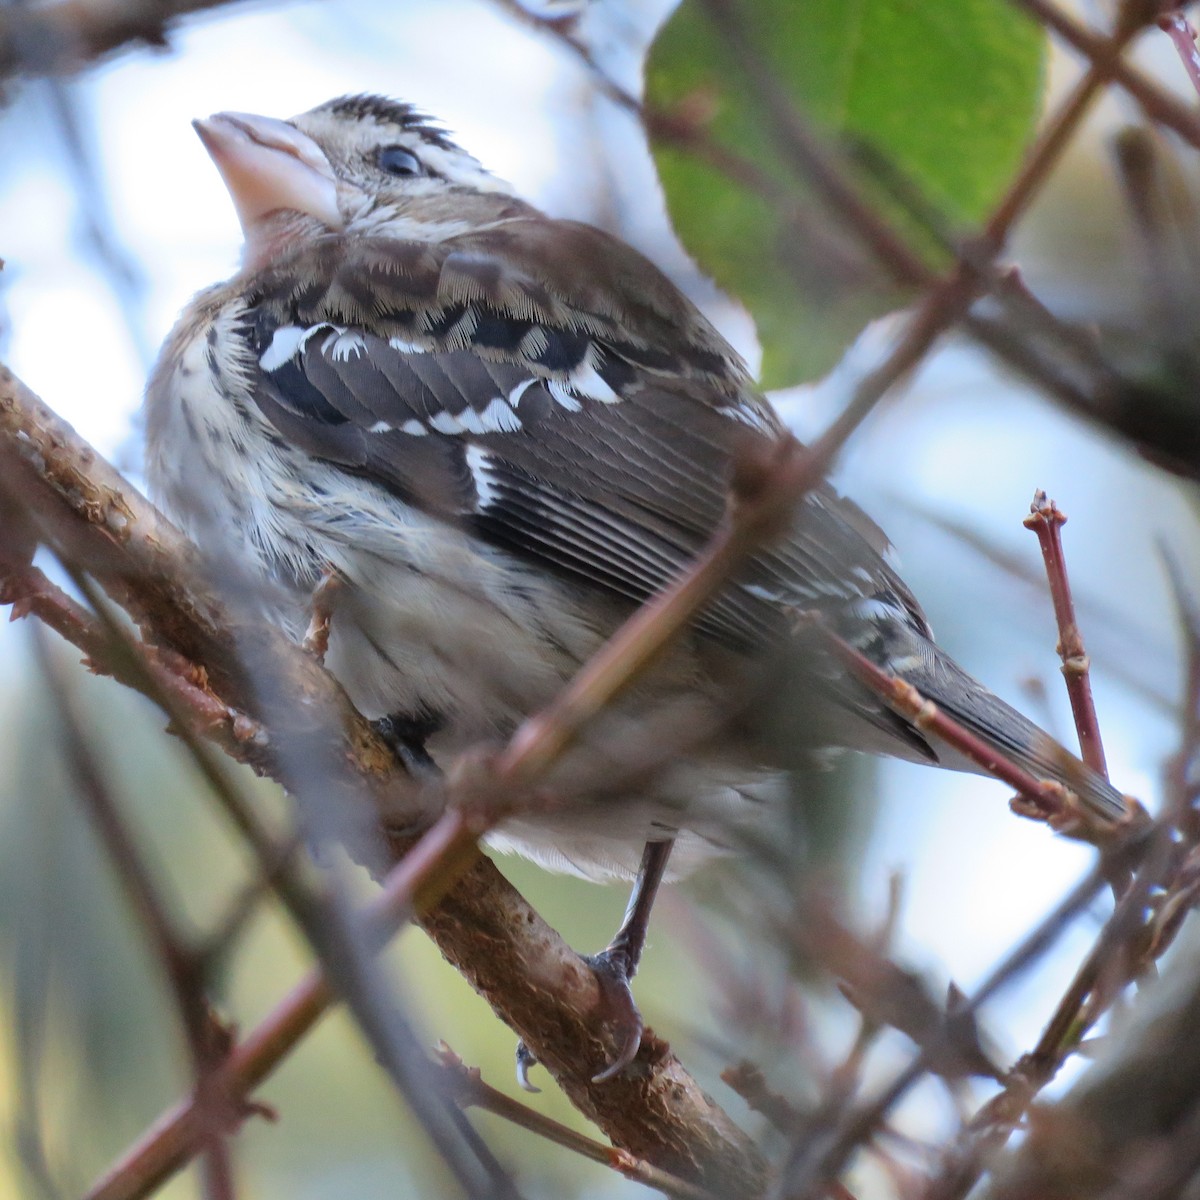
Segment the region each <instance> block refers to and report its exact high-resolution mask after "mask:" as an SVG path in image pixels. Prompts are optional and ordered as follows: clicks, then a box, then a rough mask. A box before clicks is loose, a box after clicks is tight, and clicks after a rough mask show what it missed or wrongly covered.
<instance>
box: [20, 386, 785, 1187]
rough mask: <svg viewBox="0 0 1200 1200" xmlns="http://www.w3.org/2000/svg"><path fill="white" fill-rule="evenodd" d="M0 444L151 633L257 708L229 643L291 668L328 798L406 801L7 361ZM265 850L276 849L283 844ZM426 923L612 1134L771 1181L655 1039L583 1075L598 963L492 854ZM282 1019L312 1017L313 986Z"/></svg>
mask: <svg viewBox="0 0 1200 1200" xmlns="http://www.w3.org/2000/svg"><path fill="white" fill-rule="evenodd" d="M0 447H4V448H6V450H7V451H8V452H9V453H10V455H11V454H16V455H19V456H20V457H21V460H22V461H23V462H24V463H25V465H26V467H27V469H28V472H29V474H30V475H31V477H33V479H34V480H35V481H36V482H38V483H40V484H41V485H44V494H42V495H38V496H37V500H36V504H35V508H34V515H35V516H36V517H37V519H38V522H39V525H40V530H39V532H40V533H41V536H43V537H45V538H47V539H48V540H51V541H52V543H53V544H55V545H60V546H64V547H66V549H67V550H70V551H75V552H77V553H74V554H67V557H70V558H76V559H80V560H82V561H83V562H84V563H85V565H86V567H87V569H88V570H89V571H90V572H92V573H93V574H94V575H95V576H96V578H98V579H99V580H100V582H101V583H102V584H103V586H104V587H105V589H106V590H107V591H108V592H109V594H110V595H111V596H113V598H114V599H116V600H117V602H118V603H120V604H122V606H124V607H126V608H127V610H128V611H130V612H131V613H132V614H133V615H134V617H135V619H136V620H137V621H138V623H139V626H140V627H141V628H142V630H143V633H144V635H145V636H146V637H147V638H148V639H150V640H152V641H154V642H155V643H161V644H165V645H167V646H169V647H171V648H172V649H173V650H175V651H177V652H180V653H183V654H185V655H186V656H187V657H188V658H189V659H190V660H191V661H196V662H203V663H204V664H205V667H206V669H207V671H208V674H209V679H210V683H211V686H212V689H213V691H214V693H215V694H216V695H218V696H219V697H220V698H221V701H222V702H223V703H226V704H231V706H234V707H238V708H241V709H243V710H244V711H248V712H251V713H254V712H255V708H256V705H255V702H254V698H253V697H252V696H251V695H248V694H247V692H248V688H247V683H246V681H245V680H244V678H243V676H242V672H241V669H240V663H239V661H238V657H237V654H236V652H235V651H236V649H244V648H245V647H247V646H249V648H250V650H251V651H252V655H251V657H252V659H253V660H254V661H257V660H259V659H263V658H268V657H269V658H270V659H271V661H272V662H273V663H275V664H278V666H279V669H280V670H283V671H285V672H286V678H287V679H288V681H289V683H288V694H289V695H290V696H292V697H295V698H297V699H298V700H300V701H302V702H301V703H298V704H296V705H295V708H296V710H297V716H298V717H303V718H304V720H303V721H300V720H298V721H297V724H296V726H295V727H293V728H291V729H288V730H281V729H280V728H279V722H280V720H281V719H282V718H281V716H280V714H276V713H272V714H271V717H272V720H271V721H270V722H269V723H268V726H269V728H270V731H271V739H270V747H269V748H270V749H271V750H272V751H275V752H276V753H277V752H278V748H279V747H280V745H281V744H283V745H286V744H288V742H291V741H292V740H293V739H296V740H299V741H300V742H301V743H302V742H303V740H304V738H306V737H308V738H313V739H316V740H318V741H319V742H320V744H321V745H322V746H325V747H328V752H327V753H326V754H325V757H326V758H327V759H328V760H330V761H332V762H334V763H336V764H338V765H339V766H344V768H345V770H346V774H347V778H346V780H345V791H344V793H342V784H341V783H340V782H339V783H338V785H337V786H336V787H335V786H331V787H330V788H329V789H328V790H329V791H330V792H331V796H330V798H329V800H328V803H331V804H335V803H339V801H338V799H337V797H338V795H339V794H344V796H345V803H348V804H353V803H356V802H357V803H361V797H362V795H363V793H364V791H366V792H367V794H369V795H371V796H372V797H373V798H374V801H375V803H377V804H378V805H379V807H380V809H381V810H382V811H383V812H384V814H385V817H386V816H387V814H388V813H390V812H397V811H399V812H400V813H411V812H412V811H413V808H414V806H417V801H416V799H415V798H414V796H413V789H412V787H411V785H409V784H408V781H407V780H406V779H404V778H403V776H402V775H401V774H400V772H399V771H398V770H397V768H396V766H395V763H394V760H393V756H392V754H391V752H390V750H389V749H388V748H387V746H386V745H384V744H382V743H381V742H380V740H379V739H378V738H377V737H376V735H375V733H374V731H373V730H372V729H371V727H370V726H369V725H368V724H367V723H366V722H364V721H363V719H362V718H361V717H360V716H358V714H356V713H354V712H353V710H352V709H351V708H350V706H349V705H348V702H347V701H346V700H345V696H344V694H343V693H342V692H341V689H340V688H338V687H337V685H336V683H335V682H334V681H333V680H332V679H331V678H330V677H329V676H328V675H327V674H326V672H325V671H324V670H323V669H322V668H321V667H320V666H319V665H318V664H317V663H315V662H314V661H313V660H312V659H311V658H310V657H309V656H308V655H306V654H304V653H303V651H301V650H300V649H299V648H298V647H296V646H294V645H292V644H291V643H289V642H288V641H287V640H286V638H284V637H283V636H282V635H281V634H279V633H278V632H277V631H275V630H272V629H269V628H260V627H259V626H257V625H255V624H254V623H253V622H251V621H249V620H248V619H247V618H245V617H244V616H241V615H238V617H237V618H236V619H235V618H234V617H233V616H231V615H230V614H228V613H226V612H225V611H224V610H223V609H222V607H221V606H220V605H219V604H218V603H217V602H216V600H215V599H214V598H213V597H212V596H211V593H210V591H209V589H208V587H207V585H206V581H205V577H204V573H203V569H202V564H201V563H200V562H199V560H198V558H197V556H196V553H195V551H194V550H193V549H192V548H191V547H190V545H189V544H188V543H186V541H184V540H183V539H182V538H181V537H180V535H179V534H178V533H177V531H175V530H174V529H173V527H171V526H170V525H169V524H168V523H167V522H165V521H164V520H163V518H162V517H161V516H160V515H159V514H158V513H156V512H155V511H154V510H153V509H152V508H151V507H150V506H149V505H148V504H147V503H146V502H145V501H144V500H143V499H142V498H141V497H140V496H138V494H137V493H136V492H135V491H134V490H133V489H131V488H130V487H129V486H128V485H127V484H126V483H125V482H124V481H123V480H122V479H121V478H120V476H118V475H117V474H116V473H115V472H114V471H112V469H111V468H110V467H109V466H108V465H107V464H106V463H104V462H103V460H102V459H100V458H99V456H97V455H96V454H95V452H94V451H93V450H91V448H90V447H88V446H86V444H84V443H83V442H82V441H81V440H80V439H79V438H78V437H77V436H76V435H75V434H74V432H73V431H72V430H71V429H70V428H69V427H68V426H67V425H66V424H65V423H64V422H62V421H60V420H59V419H58V418H57V417H55V416H54V414H53V413H51V412H50V411H49V410H48V409H46V408H45V406H44V405H41V404H40V402H38V401H37V400H36V398H35V397H33V396H32V395H31V394H30V393H29V392H28V390H27V389H25V388H24V387H23V386H22V385H20V384H19V383H18V381H16V380H15V379H14V378H13V377H12V375H11V374H10V373H8V372H7V371H4V370H3V369H0ZM43 501H45V503H43ZM65 552H66V551H64V553H65ZM225 622H227V623H228V624H225ZM229 628H232V629H233V632H234V636H233V637H232V638H231V637H229V635H228V630H229ZM329 713H334V714H336V715H337V718H338V720H344V721H345V726H344V727H345V728H346V729H348V733H347V734H345V735H341V734H339V733H333V732H331V731H330V729H329V728H328V724H327V722H326V721H325V720H321V721H318V716H319V715H322V716H323V715H324V714H329ZM335 728H339V726H336V725H335ZM277 763H278V759H275V760H272V759H271V757H270V756H265V757H264V764H263V765H264V769H269V770H271V771H272V772H276V771H277V770H278V766H277V765H275V764H277ZM269 861H271V862H272V863H273V864H274V863H275V862H277V857H276V855H275V853H274V852H272V854H271V857H270V859H269ZM423 924H424V926H425V927H426V929H427V930H428V931H429V932H430V933H431V935H432V936H433V937H434V940H435V941H437V942H438V944H439V946H440V947H441V949H442V950H443V953H445V954H446V955H447V957H448V958H450V960H451V961H452V962H454V963H455V965H457V966H458V967H459V968H460V970H462V971H463V972H464V973H465V974H466V975H467V977H468V979H469V980H470V981H471V982H472V983H473V984H474V985H475V986H476V987H477V989H478V990H480V991H481V992H483V993H484V995H485V997H486V998H487V999H489V1001H490V1002H491V1003H492V1005H493V1007H494V1008H496V1010H497V1012H498V1013H499V1014H500V1015H501V1016H502V1018H503V1019H504V1020H505V1021H506V1022H507V1023H508V1024H509V1025H510V1026H511V1027H512V1028H514V1029H515V1030H516V1031H517V1032H518V1033H519V1034H520V1035H521V1036H522V1037H523V1038H524V1039H525V1040H526V1042H527V1043H528V1044H529V1046H530V1047H531V1049H532V1050H533V1051H534V1053H535V1054H536V1055H537V1056H538V1058H539V1059H540V1060H541V1061H542V1062H543V1063H545V1064H547V1066H549V1067H550V1068H551V1070H552V1071H553V1072H554V1073H555V1074H556V1076H560V1077H561V1079H562V1080H563V1082H564V1084H565V1086H566V1087H567V1091H568V1093H569V1094H570V1095H571V1096H572V1099H573V1100H574V1101H575V1102H576V1103H577V1104H578V1105H579V1106H580V1107H581V1109H582V1110H583V1111H584V1112H585V1114H586V1115H588V1116H589V1117H590V1118H591V1119H593V1120H595V1121H596V1122H597V1123H598V1124H599V1125H600V1126H601V1128H603V1129H604V1131H605V1132H606V1133H607V1134H608V1135H609V1136H610V1137H611V1138H612V1139H613V1141H614V1142H615V1143H616V1144H618V1145H620V1146H622V1147H623V1148H625V1149H627V1150H629V1151H630V1152H631V1153H632V1154H634V1155H635V1156H637V1157H639V1158H645V1159H647V1160H649V1161H652V1162H654V1163H655V1164H656V1165H658V1166H661V1167H663V1168H664V1169H666V1170H668V1171H670V1172H671V1173H673V1174H677V1175H680V1176H682V1177H684V1178H687V1179H691V1180H703V1181H705V1182H706V1184H709V1185H711V1186H714V1187H717V1188H720V1187H725V1188H726V1189H727V1190H731V1191H734V1192H737V1193H739V1194H743V1195H752V1194H754V1192H755V1191H756V1190H757V1188H758V1186H759V1183H760V1181H761V1178H762V1164H761V1160H760V1159H759V1158H758V1156H757V1153H756V1152H755V1150H754V1149H753V1147H752V1146H751V1144H750V1143H749V1141H748V1139H746V1138H745V1136H744V1135H743V1134H742V1133H741V1131H739V1130H738V1129H737V1128H736V1126H734V1125H733V1124H732V1122H730V1121H729V1119H728V1118H727V1117H726V1116H725V1114H724V1113H722V1112H721V1110H720V1109H719V1108H717V1106H716V1105H714V1104H713V1103H712V1101H711V1100H709V1099H708V1097H707V1096H705V1095H704V1093H703V1092H702V1091H701V1090H700V1088H699V1087H698V1086H697V1085H696V1084H695V1083H694V1081H692V1080H691V1079H690V1077H689V1076H688V1075H687V1073H686V1072H685V1071H684V1069H683V1067H682V1066H681V1065H680V1064H679V1062H678V1060H676V1059H675V1058H674V1056H673V1055H671V1054H670V1053H669V1051H668V1050H667V1049H666V1047H665V1046H664V1045H663V1044H662V1043H661V1042H659V1041H657V1039H654V1038H652V1037H651V1038H648V1039H647V1040H646V1042H645V1043H644V1045H643V1049H642V1055H641V1057H640V1058H639V1063H640V1064H641V1066H642V1067H643V1068H644V1069H645V1072H646V1073H645V1075H644V1076H643V1075H639V1076H638V1077H637V1078H623V1079H621V1080H616V1081H613V1082H611V1083H607V1084H604V1085H592V1084H591V1083H590V1074H589V1072H588V1071H587V1069H586V1068H585V1067H584V1065H583V1064H585V1063H590V1064H594V1063H596V1062H603V1061H605V1055H606V1054H608V1053H610V1050H609V1048H607V1047H606V1046H605V1045H604V1043H603V1042H602V1041H601V1039H600V1036H599V1035H598V1033H597V1030H596V1028H595V1021H594V1020H593V1019H592V1014H593V1013H595V1012H596V1011H597V1010H598V1008H599V1005H600V995H599V991H598V988H597V986H596V983H595V979H594V976H593V975H592V973H591V971H590V970H589V969H588V968H587V967H586V966H585V965H584V964H583V963H582V961H581V960H580V959H579V957H578V956H577V955H575V954H574V953H573V952H572V951H571V950H570V948H569V947H567V946H566V945H565V943H563V942H562V940H561V939H560V938H558V936H557V935H556V934H555V933H554V932H553V930H551V929H550V928H549V927H548V926H547V925H545V923H544V922H542V921H541V920H540V918H538V917H537V915H536V914H535V913H534V912H533V910H532V909H530V908H529V906H528V905H527V904H525V902H524V901H523V900H522V899H521V898H520V896H519V895H517V893H516V892H515V891H514V890H513V889H512V888H511V887H510V886H509V885H508V884H507V883H506V882H505V881H504V880H503V878H502V877H501V876H500V875H499V873H498V872H497V871H496V869H495V867H494V866H492V864H491V863H490V862H487V861H486V860H483V861H480V862H477V863H475V865H474V866H473V867H472V868H471V869H470V871H469V872H468V874H467V876H466V877H465V878H464V879H463V880H462V881H461V882H460V883H459V884H458V885H456V886H455V887H454V888H453V889H452V890H451V892H450V893H449V894H448V895H446V896H445V897H444V898H443V899H442V900H441V901H440V902H439V903H438V904H437V906H436V907H435V908H434V909H432V910H431V911H430V912H429V914H428V915H427V916H426V917H425V919H424V921H423ZM564 997H565V998H566V1002H565V1003H562V1002H560V1001H562V1000H563V998H564ZM321 1007H322V1006H321V1005H316V1008H317V1009H318V1010H319V1009H320V1008H321ZM289 1020H290V1021H291V1023H292V1024H293V1025H296V1024H302V1025H305V1026H306V1027H307V1025H311V1023H312V1021H313V1020H315V1013H314V1011H313V997H312V996H311V995H310V996H308V997H307V998H306V999H305V1000H304V1002H303V1004H302V1005H301V1006H300V1012H299V1016H293V1017H290V1018H289ZM593 1071H594V1066H593Z"/></svg>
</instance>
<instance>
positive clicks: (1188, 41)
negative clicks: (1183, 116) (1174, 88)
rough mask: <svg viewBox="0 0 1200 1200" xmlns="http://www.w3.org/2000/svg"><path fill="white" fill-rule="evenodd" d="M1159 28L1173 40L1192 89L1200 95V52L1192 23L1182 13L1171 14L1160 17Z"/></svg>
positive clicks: (1172, 42)
mask: <svg viewBox="0 0 1200 1200" xmlns="http://www.w3.org/2000/svg"><path fill="white" fill-rule="evenodd" d="M1158 27H1159V29H1161V30H1162V31H1163V32H1164V33H1165V34H1166V35H1167V37H1169V38H1170V39H1171V44H1172V45H1173V46H1174V47H1175V49H1176V51H1177V52H1178V54H1179V61H1180V62H1181V63H1182V64H1183V69H1184V70H1185V71H1186V72H1187V77H1188V79H1190V80H1191V83H1192V87H1194V88H1195V89H1196V91H1197V93H1200V50H1198V49H1197V47H1196V31H1195V29H1193V28H1192V23H1191V21H1189V20H1188V19H1187V17H1185V16H1184V15H1183V13H1182V12H1177V13H1171V14H1170V15H1169V16H1165V17H1159V19H1158Z"/></svg>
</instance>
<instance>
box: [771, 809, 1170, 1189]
mask: <svg viewBox="0 0 1200 1200" xmlns="http://www.w3.org/2000/svg"><path fill="white" fill-rule="evenodd" d="M1145 838H1146V833H1145V832H1142V833H1139V834H1138V835H1136V836H1133V837H1130V838H1128V839H1127V840H1126V841H1124V842H1122V843H1119V844H1118V845H1117V846H1116V847H1114V849H1113V850H1112V851H1111V852H1110V855H1109V857H1108V860H1107V861H1105V862H1100V863H1098V864H1097V865H1096V866H1095V867H1094V868H1093V869H1092V870H1091V871H1090V872H1089V873H1088V875H1087V876H1086V878H1084V879H1083V880H1082V881H1081V882H1080V883H1079V884H1077V885H1076V886H1075V887H1074V888H1073V889H1072V890H1071V892H1070V893H1069V894H1068V895H1067V896H1066V897H1065V898H1064V899H1063V900H1062V901H1061V902H1060V903H1059V904H1058V905H1057V906H1056V907H1055V908H1054V910H1053V911H1052V912H1051V913H1050V914H1049V915H1048V916H1047V917H1045V919H1044V920H1042V921H1041V922H1040V923H1039V924H1038V925H1037V926H1036V927H1035V928H1034V929H1033V930H1032V931H1031V932H1030V933H1028V934H1027V935H1026V936H1025V937H1024V938H1023V939H1022V940H1021V942H1020V944H1019V945H1018V946H1017V947H1016V948H1015V949H1014V950H1013V951H1012V952H1011V953H1010V954H1008V955H1007V956H1006V957H1005V958H1004V959H1003V960H1002V961H1001V962H1000V963H999V964H998V965H997V966H996V967H995V968H994V969H993V970H992V972H991V973H990V974H989V975H988V977H987V978H986V979H985V980H984V981H983V983H982V984H981V985H980V986H979V987H978V988H977V989H976V990H975V992H974V993H973V994H972V995H971V996H970V998H969V999H968V1000H967V1001H965V1002H964V1003H962V1004H960V1005H959V1006H958V1008H957V1010H956V1015H958V1016H959V1017H960V1018H961V1019H966V1018H968V1017H970V1016H973V1015H974V1014H975V1013H977V1012H978V1011H979V1009H980V1007H981V1006H982V1005H983V1004H985V1003H986V1002H987V1001H988V1000H989V999H991V997H992V996H994V995H995V994H996V993H997V992H998V991H1000V990H1001V989H1002V988H1003V987H1004V986H1005V985H1006V984H1007V983H1009V982H1010V981H1012V980H1013V979H1015V978H1016V977H1017V976H1018V975H1019V974H1020V973H1021V972H1022V971H1024V970H1025V969H1026V968H1027V967H1028V966H1029V965H1030V964H1031V963H1032V962H1034V961H1035V960H1036V959H1037V958H1038V957H1039V956H1041V955H1042V954H1044V953H1045V952H1046V951H1047V950H1048V949H1049V948H1050V946H1051V945H1053V943H1054V941H1055V940H1056V939H1057V938H1058V937H1059V936H1060V935H1061V934H1062V933H1063V931H1064V930H1065V929H1066V928H1067V926H1068V924H1069V923H1070V922H1071V920H1072V919H1073V918H1074V917H1075V916H1076V915H1077V914H1078V913H1080V912H1081V911H1082V910H1083V909H1084V908H1085V907H1086V906H1087V905H1088V904H1089V903H1091V901H1092V899H1093V898H1094V897H1095V895H1096V894H1097V893H1098V892H1099V891H1100V890H1101V889H1102V888H1103V886H1104V884H1105V882H1106V880H1107V879H1108V875H1109V872H1110V871H1111V870H1116V869H1120V868H1123V867H1126V866H1128V865H1129V864H1130V863H1131V862H1133V861H1135V859H1136V858H1137V856H1138V855H1139V854H1140V853H1142V850H1143V847H1144V845H1145ZM934 1052H935V1047H934V1046H933V1045H927V1046H925V1047H924V1048H923V1049H922V1050H921V1052H920V1053H919V1054H918V1055H917V1056H916V1058H915V1059H914V1060H913V1061H912V1062H911V1063H910V1064H909V1066H908V1067H906V1068H905V1069H904V1070H903V1071H902V1072H900V1074H899V1075H897V1076H896V1078H895V1079H894V1080H893V1081H892V1083H891V1084H890V1085H889V1086H888V1087H886V1088H884V1089H883V1091H882V1092H881V1093H880V1095H879V1096H878V1097H877V1098H876V1099H874V1100H873V1101H871V1102H870V1103H869V1104H866V1105H864V1106H862V1107H860V1108H857V1109H854V1110H852V1111H851V1112H849V1113H847V1114H846V1116H845V1117H844V1118H843V1119H842V1120H841V1121H840V1122H839V1123H838V1125H837V1126H836V1127H835V1128H834V1129H833V1130H831V1131H830V1132H829V1134H828V1135H827V1136H825V1137H821V1138H816V1139H813V1140H811V1141H810V1142H808V1143H805V1144H801V1145H797V1146H796V1147H795V1148H794V1150H793V1152H792V1154H791V1156H790V1161H789V1162H788V1163H787V1164H786V1166H785V1168H784V1170H783V1173H782V1176H781V1179H782V1181H783V1182H782V1184H781V1186H780V1188H779V1194H780V1195H786V1196H792V1195H796V1196H806V1195H809V1194H810V1193H813V1192H815V1191H816V1190H817V1189H819V1188H821V1187H824V1186H826V1185H827V1184H828V1183H829V1181H831V1180H834V1179H835V1178H836V1177H837V1175H838V1174H839V1173H840V1172H841V1171H842V1169H843V1168H844V1166H845V1164H846V1162H847V1160H848V1159H849V1158H850V1156H851V1155H852V1154H853V1153H854V1152H855V1151H856V1150H858V1149H859V1148H861V1147H864V1146H866V1145H868V1144H869V1143H870V1141H871V1139H872V1137H873V1136H874V1135H875V1133H876V1132H877V1131H878V1130H879V1129H880V1128H881V1127H882V1126H883V1123H884V1121H885V1120H886V1119H887V1116H888V1114H889V1113H890V1112H891V1111H892V1109H893V1108H894V1107H895V1106H896V1104H898V1103H899V1101H900V1100H901V1099H902V1098H903V1097H904V1096H905V1095H906V1094H907V1093H908V1091H909V1090H910V1089H911V1088H912V1087H913V1086H915V1085H916V1084H917V1083H918V1082H919V1081H920V1080H921V1079H922V1078H924V1076H925V1075H926V1073H927V1072H928V1071H929V1069H930V1065H931V1057H930V1056H931V1054H932V1053H934Z"/></svg>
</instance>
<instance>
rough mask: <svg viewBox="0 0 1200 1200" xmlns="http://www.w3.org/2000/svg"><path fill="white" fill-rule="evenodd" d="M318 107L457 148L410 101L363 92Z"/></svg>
mask: <svg viewBox="0 0 1200 1200" xmlns="http://www.w3.org/2000/svg"><path fill="white" fill-rule="evenodd" d="M320 110H324V111H326V112H330V113H333V115H334V116H337V117H349V118H351V119H352V120H363V119H366V118H371V119H373V120H376V121H379V122H381V123H386V124H389V125H396V126H398V127H399V128H400V129H403V130H405V131H406V132H408V133H415V134H418V135H419V136H420V137H421V138H423V139H424V140H425V141H427V142H428V143H429V144H430V145H431V146H439V147H441V149H443V150H456V149H458V147H457V146H456V145H455V143H454V142H453V141H452V140H451V138H450V137H449V135H448V134H447V133H446V131H445V130H444V129H442V128H441V127H440V126H439V125H437V124H436V123H435V122H434V120H433V118H432V117H430V116H429V114H428V113H424V112H422V111H421V110H420V109H419V108H417V107H415V106H414V105H412V104H406V103H404V102H403V101H401V100H392V99H390V98H389V97H387V96H372V95H370V94H367V93H363V94H362V95H358V96H339V97H338V98H337V99H336V100H330V101H329V102H328V103H326V104H322V105H321V106H320V109H319V110H318V111H320Z"/></svg>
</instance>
